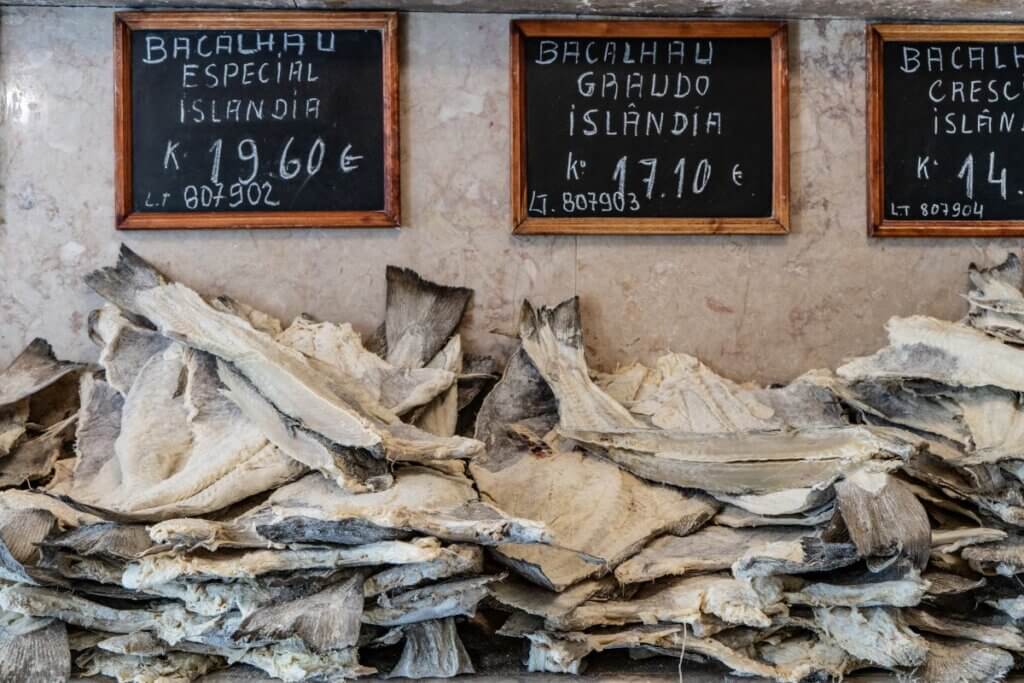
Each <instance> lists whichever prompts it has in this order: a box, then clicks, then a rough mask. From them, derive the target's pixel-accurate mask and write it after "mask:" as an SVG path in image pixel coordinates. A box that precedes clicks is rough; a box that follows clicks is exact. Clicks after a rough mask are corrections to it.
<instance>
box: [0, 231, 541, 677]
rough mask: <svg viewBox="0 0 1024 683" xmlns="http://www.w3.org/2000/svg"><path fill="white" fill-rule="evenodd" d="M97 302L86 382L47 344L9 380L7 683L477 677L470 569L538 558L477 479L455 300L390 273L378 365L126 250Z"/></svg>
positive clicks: (482, 364)
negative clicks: (234, 671) (375, 659)
mask: <svg viewBox="0 0 1024 683" xmlns="http://www.w3.org/2000/svg"><path fill="white" fill-rule="evenodd" d="M88 282H89V284H90V285H91V286H92V287H93V288H94V289H95V290H96V291H97V292H98V293H99V294H101V295H102V296H103V297H104V298H106V299H107V301H108V302H109V303H108V304H107V305H106V306H104V307H103V308H102V309H100V310H98V311H96V312H94V313H93V315H92V316H91V318H90V332H91V335H92V337H93V339H94V340H95V341H96V342H97V343H98V344H99V345H100V347H101V352H100V355H99V360H98V367H96V368H86V367H83V366H78V365H73V364H67V363H58V362H56V361H55V360H54V359H53V358H52V355H51V354H50V353H49V349H48V348H47V347H46V346H45V345H44V344H43V343H41V342H36V343H34V344H33V345H32V346H30V347H29V349H28V350H26V352H25V353H24V354H22V356H21V357H19V358H18V359H17V360H16V361H15V362H14V364H13V365H12V366H11V367H10V368H9V369H8V370H7V371H6V372H5V374H4V375H3V376H2V377H0V407H2V409H3V411H4V412H3V416H4V417H3V428H2V430H3V431H2V434H3V441H2V446H3V449H4V450H3V453H2V454H0V455H2V456H3V457H2V459H0V467H3V468H4V469H3V475H4V477H5V479H4V482H5V484H6V486H5V488H7V489H8V490H6V491H3V492H2V493H0V580H2V586H0V680H2V681H11V680H39V681H43V680H45V681H56V680H64V679H67V678H68V677H69V675H70V673H71V672H72V671H74V672H76V673H77V674H80V675H86V676H92V675H96V676H106V677H111V678H115V679H117V680H118V681H158V680H175V681H177V680H192V679H195V678H197V677H199V676H202V675H204V674H206V673H208V672H211V671H215V670H218V669H223V668H226V667H228V666H231V665H235V666H236V667H248V668H245V669H243V671H244V673H245V676H246V677H247V678H249V679H253V678H254V676H256V674H255V673H254V672H255V671H256V670H260V671H262V672H263V675H264V677H265V676H270V677H273V678H277V679H281V680H287V681H297V680H306V679H311V680H340V679H344V678H352V677H356V676H361V675H366V674H370V673H373V672H374V669H373V668H370V667H367V666H364V665H363V664H361V662H360V651H361V650H362V651H363V652H370V655H371V656H372V654H373V653H372V650H374V649H387V648H388V647H390V646H395V645H398V644H401V645H399V647H398V648H397V652H396V655H395V657H394V658H393V660H394V661H391V662H389V673H390V674H391V675H395V676H411V677H423V676H451V675H455V674H459V673H466V672H471V671H472V670H473V666H472V663H471V662H470V660H469V658H468V655H467V652H466V650H465V648H464V646H463V644H462V641H461V640H460V637H459V634H458V631H457V629H456V623H455V619H456V617H464V616H470V615H473V614H474V613H475V611H476V606H477V604H478V603H479V602H480V601H481V600H482V599H483V598H484V597H486V595H487V586H488V585H489V584H491V583H493V582H494V581H496V580H498V579H500V578H502V577H503V574H502V573H501V572H500V568H499V570H498V571H496V572H495V573H486V572H485V567H484V552H483V549H482V548H483V547H485V546H494V545H500V544H504V543H512V542H514V543H516V544H531V543H538V542H546V541H548V540H550V539H549V534H548V532H547V530H546V529H545V528H544V527H543V525H541V524H537V523H534V522H532V521H529V520H524V519H517V518H514V517H510V516H508V515H507V514H505V513H504V512H502V511H501V510H500V509H498V508H497V507H495V506H494V505H492V504H491V503H490V502H487V501H484V500H481V498H480V496H479V494H478V493H477V491H476V489H475V487H474V485H473V482H472V481H471V480H470V479H469V478H468V477H467V476H466V465H465V461H466V460H467V459H469V458H472V457H473V456H475V455H478V454H480V453H481V452H482V449H483V445H482V444H481V443H480V442H478V441H476V440H474V439H471V438H465V437H460V436H457V435H456V434H455V431H456V424H457V419H458V415H459V411H460V408H465V407H466V405H467V404H469V403H471V402H472V401H473V399H474V395H475V394H476V393H478V392H479V391H480V389H481V388H482V386H483V385H482V383H481V382H482V381H483V380H485V379H486V378H487V377H488V372H489V371H490V372H493V368H491V367H489V366H488V363H487V361H486V360H481V359H474V358H473V357H470V356H465V355H464V354H463V352H462V349H461V345H460V339H459V336H458V335H457V334H456V332H455V331H456V328H457V327H458V325H459V322H460V320H461V318H462V316H463V314H464V311H465V309H466V306H467V303H468V301H469V298H470V294H471V293H470V291H469V290H466V289H461V288H450V287H441V286H438V285H434V284H431V283H428V282H426V281H424V280H422V279H420V278H419V277H418V276H417V275H416V274H415V273H412V272H411V271H406V270H400V269H390V270H389V272H388V292H387V296H388V306H387V314H386V320H385V322H384V325H383V326H382V328H381V331H380V334H379V335H378V339H377V340H376V342H375V343H376V345H377V347H378V350H379V353H374V352H371V351H368V350H367V349H366V348H364V346H363V344H362V342H361V340H360V338H359V336H358V335H357V334H356V333H355V332H354V331H353V330H352V328H351V327H350V326H349V325H335V324H331V323H324V322H317V321H315V320H312V319H310V318H308V317H301V318H299V319H297V320H296V321H294V322H293V323H292V324H291V325H289V326H287V327H285V326H283V325H282V324H281V323H280V322H279V321H277V320H274V319H273V318H272V317H271V316H269V315H266V314H264V313H261V312H259V311H256V310H253V309H252V308H250V307H248V306H246V305H244V304H241V303H239V302H236V301H233V300H230V299H227V298H218V299H213V300H206V299H204V298H202V297H200V296H199V295H198V294H196V293H195V292H193V291H192V290H190V289H188V288H187V287H185V286H183V285H181V284H178V283H175V282H172V281H170V280H168V279H167V278H165V277H164V276H163V275H162V274H161V273H159V272H158V271H157V270H156V269H154V268H152V267H151V266H150V265H149V264H147V263H146V262H145V261H143V260H142V259H140V258H139V257H138V256H136V255H135V254H133V253H132V252H130V251H128V250H124V251H123V252H122V255H121V259H120V261H119V263H118V264H117V266H116V267H114V268H108V269H104V270H101V271H98V272H96V273H93V274H92V275H90V276H89V277H88ZM481 370H482V371H483V372H481ZM68 377H71V378H72V379H73V382H69V381H65V378H68ZM69 383H70V385H71V387H72V389H73V390H72V391H68V390H67V389H68V386H67V385H68V384H69ZM58 387H63V389H64V390H63V392H59V391H57V389H58ZM58 399H59V400H58ZM72 449H73V450H72ZM24 482H29V483H34V484H35V487H34V488H29V487H24V488H11V486H15V485H21V484H22V483H24ZM488 569H489V568H488ZM392 649H396V648H392ZM256 678H257V679H258V677H256Z"/></svg>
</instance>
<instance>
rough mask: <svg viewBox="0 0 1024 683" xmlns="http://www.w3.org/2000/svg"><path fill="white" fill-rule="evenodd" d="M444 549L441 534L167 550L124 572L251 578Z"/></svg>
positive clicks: (143, 581) (407, 558) (425, 556)
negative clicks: (294, 546) (348, 543)
mask: <svg viewBox="0 0 1024 683" xmlns="http://www.w3.org/2000/svg"><path fill="white" fill-rule="evenodd" d="M440 554H441V546H440V544H439V543H438V542H437V540H436V539H432V538H418V539H415V540H413V541H410V542H405V541H382V542H380V543H370V544H367V545H361V546H353V547H350V548H309V549H303V550H254V551H249V552H235V551H225V552H220V553H196V554H194V555H191V556H188V557H178V556H175V555H169V554H162V555H151V556H148V557H144V558H142V559H140V560H136V561H135V562H132V563H131V564H129V565H128V566H127V568H126V569H125V572H124V578H123V585H124V587H125V588H131V589H135V590H145V589H147V588H149V587H151V586H159V585H160V584H162V583H168V582H170V581H175V580H177V579H180V578H184V577H190V576H195V577H206V578H211V579H212V578H222V579H239V578H252V577H255V576H259V575H261V574H267V573H270V572H280V571H293V570H298V569H314V568H323V567H366V566H372V565H375V564H409V563H412V562H427V561H429V560H433V559H435V558H436V557H438V556H439V555H440Z"/></svg>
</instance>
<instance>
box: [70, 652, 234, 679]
mask: <svg viewBox="0 0 1024 683" xmlns="http://www.w3.org/2000/svg"><path fill="white" fill-rule="evenodd" d="M75 665H76V666H77V667H78V668H79V669H80V670H81V672H82V673H83V674H84V675H86V676H106V677H109V678H113V679H115V680H117V682H118V683H163V682H165V681H175V682H178V681H191V680H194V679H196V678H198V677H199V676H202V675H203V674H205V673H207V672H209V671H212V670H214V669H219V668H221V667H222V666H224V660H223V659H221V658H220V657H213V656H210V655H204V654H196V653H192V652H165V653H163V654H161V655H159V656H154V657H144V656H139V655H121V654H115V653H113V652H104V651H102V650H93V651H91V652H87V653H85V654H83V655H80V656H79V657H78V658H77V659H76V661H75Z"/></svg>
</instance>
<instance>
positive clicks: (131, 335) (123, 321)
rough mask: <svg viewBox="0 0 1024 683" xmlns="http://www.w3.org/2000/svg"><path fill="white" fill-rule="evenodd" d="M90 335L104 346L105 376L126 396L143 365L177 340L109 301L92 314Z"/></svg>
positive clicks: (101, 365)
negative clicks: (124, 312) (143, 322)
mask: <svg viewBox="0 0 1024 683" xmlns="http://www.w3.org/2000/svg"><path fill="white" fill-rule="evenodd" d="M89 336H90V337H91V338H92V340H93V341H94V342H96V343H97V344H99V345H100V346H101V347H102V349H101V351H100V359H99V363H100V367H102V368H103V370H104V374H105V377H104V379H105V380H106V382H107V383H108V384H110V386H112V387H113V388H114V389H116V390H117V391H118V392H119V393H121V394H122V395H127V394H128V392H129V391H130V390H131V388H132V385H133V384H134V383H135V379H136V378H137V377H138V376H139V373H140V372H141V371H142V368H143V366H145V365H146V363H148V362H149V360H150V359H151V358H152V357H153V356H157V355H159V354H162V353H163V352H164V351H166V350H167V348H168V347H169V346H171V345H172V344H173V343H174V341H173V340H172V339H168V338H167V337H165V336H163V335H162V334H160V333H159V332H157V331H156V330H152V329H149V328H147V327H143V326H141V325H139V324H136V323H135V322H133V321H131V320H129V319H128V317H127V316H125V315H124V314H123V313H122V312H121V310H120V309H119V308H118V307H117V306H114V305H113V304H105V305H104V306H103V307H102V308H100V309H98V310H96V311H93V312H92V313H91V314H90V315H89Z"/></svg>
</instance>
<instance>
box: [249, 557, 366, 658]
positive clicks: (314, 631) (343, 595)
mask: <svg viewBox="0 0 1024 683" xmlns="http://www.w3.org/2000/svg"><path fill="white" fill-rule="evenodd" d="M362 614H363V577H362V576H359V575H358V574H357V575H355V576H352V577H350V578H349V579H348V580H346V581H343V582H341V583H338V584H336V585H334V586H331V587H329V588H326V589H324V590H322V591H320V592H319V593H314V594H313V595H309V596H306V597H302V598H299V599H297V600H293V601H291V602H286V603H283V604H275V605H268V606H266V607H263V608H260V609H258V610H256V611H255V612H253V613H252V614H250V615H249V616H247V617H246V618H245V619H244V620H243V621H242V623H241V625H240V626H239V628H238V631H237V635H239V636H243V637H247V636H255V637H257V638H258V639H268V640H285V639H287V638H290V637H293V636H294V637H297V638H299V639H300V640H302V641H303V642H304V643H306V645H307V646H309V648H310V649H311V650H313V651H314V652H326V651H328V650H337V649H344V648H348V647H353V646H355V645H356V644H357V643H358V642H359V623H360V617H361V616H362Z"/></svg>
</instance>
